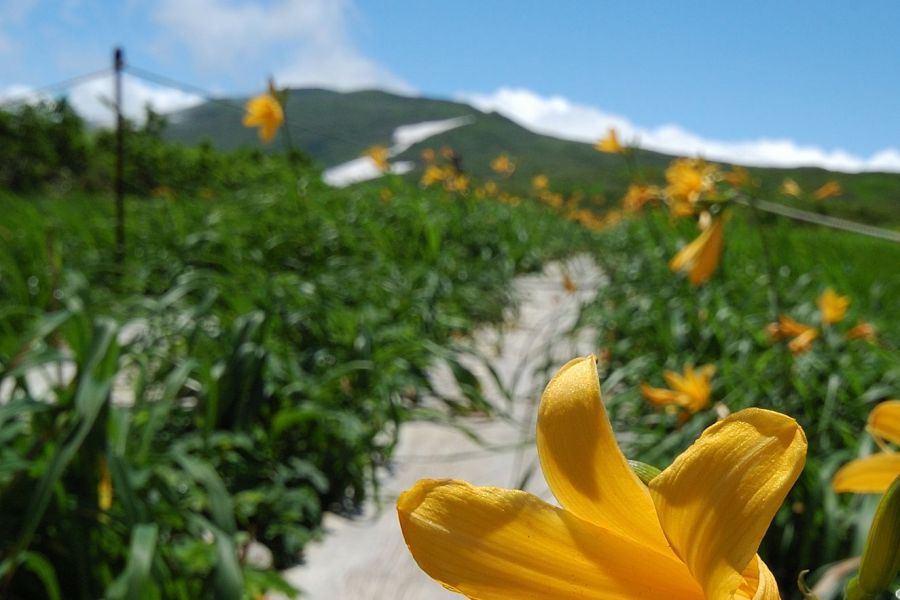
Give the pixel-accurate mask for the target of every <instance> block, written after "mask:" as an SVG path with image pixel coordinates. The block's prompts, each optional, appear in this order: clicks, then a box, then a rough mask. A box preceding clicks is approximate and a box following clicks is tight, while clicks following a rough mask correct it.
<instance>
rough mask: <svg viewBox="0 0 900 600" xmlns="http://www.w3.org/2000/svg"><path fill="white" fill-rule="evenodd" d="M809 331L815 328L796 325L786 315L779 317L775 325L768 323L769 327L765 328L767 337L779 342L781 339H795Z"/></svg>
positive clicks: (800, 324)
mask: <svg viewBox="0 0 900 600" xmlns="http://www.w3.org/2000/svg"><path fill="white" fill-rule="evenodd" d="M810 329H815V327H810V326H809V325H804V324H803V323H798V322H797V321H795V320H794V319H792V318H790V317H789V316H787V315H781V316H780V317H779V318H778V322H777V323H770V324H769V326H768V327H766V330H767V331H768V333H769V336H770V337H771V338H772V339H773V340H780V339H782V338H788V337H797V336H798V335H801V334H803V333H806V332H807V331H809V330H810Z"/></svg>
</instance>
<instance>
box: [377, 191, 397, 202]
mask: <svg viewBox="0 0 900 600" xmlns="http://www.w3.org/2000/svg"><path fill="white" fill-rule="evenodd" d="M378 195H379V196H380V197H381V201H382V202H390V201H391V199H393V197H394V192H392V191H391V190H389V189H388V188H381V191H380V192H379V193H378Z"/></svg>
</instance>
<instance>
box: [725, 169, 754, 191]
mask: <svg viewBox="0 0 900 600" xmlns="http://www.w3.org/2000/svg"><path fill="white" fill-rule="evenodd" d="M722 181H724V182H725V183H728V184H729V185H732V186H734V187H743V186H745V185H747V184H748V183H750V171H748V170H747V169H745V168H744V167H741V166H734V167H731V170H730V171H728V172H727V173H723V174H722Z"/></svg>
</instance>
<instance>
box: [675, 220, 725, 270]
mask: <svg viewBox="0 0 900 600" xmlns="http://www.w3.org/2000/svg"><path fill="white" fill-rule="evenodd" d="M721 256H722V218H721V217H714V218H713V219H712V222H711V223H710V225H709V226H708V227H707V228H706V229H705V230H704V231H703V232H702V233H701V234H700V235H698V236H697V238H696V239H695V240H694V241H692V242H691V243H690V244H688V245H687V246H685V247H684V248H682V249H681V250H679V251H678V254H676V255H675V256H674V257H672V260H671V261H669V268H670V269H671V270H672V271H675V272H678V271H681V272H686V273H687V274H688V279H689V280H690V282H691V283H692V284H693V285H700V284H702V283H704V282H706V281H707V280H708V279H709V278H710V277H712V274H713V273H714V272H715V271H716V267H718V266H719V258H721Z"/></svg>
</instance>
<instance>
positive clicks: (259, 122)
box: [242, 94, 284, 144]
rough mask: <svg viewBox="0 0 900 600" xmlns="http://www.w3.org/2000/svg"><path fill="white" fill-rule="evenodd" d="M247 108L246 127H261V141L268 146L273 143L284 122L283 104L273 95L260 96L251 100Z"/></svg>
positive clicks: (244, 121)
mask: <svg viewBox="0 0 900 600" xmlns="http://www.w3.org/2000/svg"><path fill="white" fill-rule="evenodd" d="M245 108H246V111H247V114H245V115H244V120H243V121H242V123H243V125H244V127H259V139H261V140H262V141H263V142H265V143H267V144H268V143H269V142H271V141H272V138H274V137H275V134H276V133H278V128H279V127H281V124H282V123H283V122H284V111H283V110H282V109H281V103H279V102H278V100H276V99H275V97H274V96H272V95H271V94H260V95H259V96H256V97H255V98H251V99H250V100H249V101H248V102H247V106H246V107H245Z"/></svg>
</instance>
